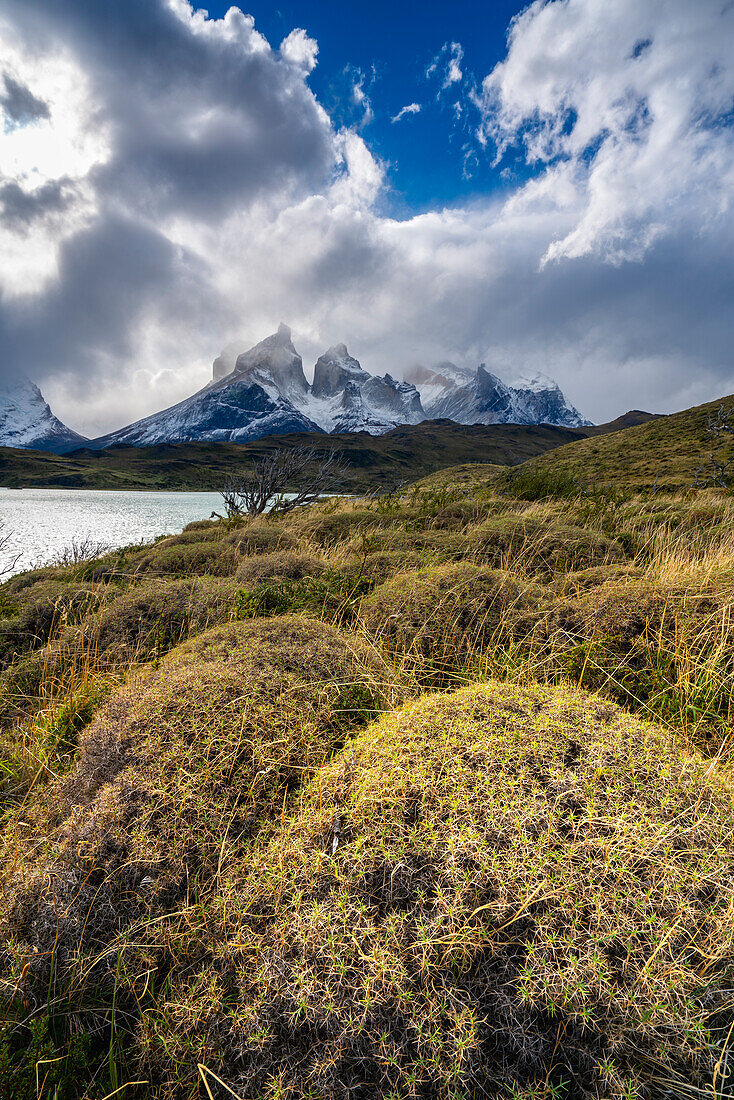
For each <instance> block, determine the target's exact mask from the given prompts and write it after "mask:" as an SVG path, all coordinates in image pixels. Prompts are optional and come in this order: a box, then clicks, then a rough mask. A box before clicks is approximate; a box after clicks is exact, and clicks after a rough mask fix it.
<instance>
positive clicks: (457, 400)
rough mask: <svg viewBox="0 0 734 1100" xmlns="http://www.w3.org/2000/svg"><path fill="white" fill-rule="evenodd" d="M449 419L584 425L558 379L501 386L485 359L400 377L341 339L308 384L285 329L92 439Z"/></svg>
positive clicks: (214, 438) (368, 427)
mask: <svg viewBox="0 0 734 1100" xmlns="http://www.w3.org/2000/svg"><path fill="white" fill-rule="evenodd" d="M438 418H447V419H450V420H455V421H457V422H458V423H463V424H505V423H518V424H539V423H549V424H559V425H567V426H570V427H577V426H581V425H583V424H587V423H588V421H586V420H584V419H583V418H582V417H581V415H580V414H579V413H578V412H577V410H576V409H574V407H573V406H572V405H570V404H569V403H568V402H567V401H566V399H565V397H564V396H563V394H562V392H561V390H560V389H559V388H558V386H557V385H556V383H555V382H552V381H551V380H550V379H548V378H545V377H544V376H542V375H534V376H533V377H532V378H529V379H527V380H525V381H523V382H522V383H518V384H517V385H516V386H508V385H507V384H506V383H504V382H503V381H502V380H501V379H500V378H498V377H497V376H496V375H494V374H492V373H491V372H490V371H488V370H487V369H486V367H485V366H484V364H482V365H481V366H480V367H479V368H478V370H477V371H476V372H472V371H469V370H465V369H463V368H460V367H457V366H456V365H455V364H454V363H450V362H443V363H439V364H437V365H436V367H435V368H434V369H433V370H428V369H426V368H425V367H413V368H412V369H411V370H410V371H409V372H408V374H407V377H406V380H405V381H404V382H399V381H397V380H396V379H395V378H393V377H392V376H391V375H390V374H385V375H383V376H382V377H377V376H375V375H372V374H370V373H369V372H368V371H366V370H364V368H363V367H362V365H361V364H360V362H359V360H357V359H355V358H354V356H352V355H350V354H349V351H348V350H347V346H346V344H335V345H334V347H331V348H329V349H328V351H325V352H324V353H323V355H321V356H320V357H319V359H318V360H317V362H316V365H315V368H314V377H313V383H312V384H311V385H309V383H308V381H307V379H306V376H305V374H304V371H303V361H302V359H301V356H300V355H299V354H298V352H297V351H296V349H295V347H294V346H293V341H292V338H291V331H290V329H289V328H288V326H287V325H283V324H281V325H280V327H279V328H278V331H277V332H275V333H273V335H272V336H268V337H267V338H266V339H265V340H261V341H260V343H259V344H256V345H255V346H254V347H252V348H250V349H249V351H244V352H241V353H239V354H238V353H237V345H235V344H230V345H229V346H228V347H227V348H225V349H224V351H223V352H222V354H221V355H220V356H218V358H217V359H215V361H214V364H213V368H212V381H211V382H210V383H209V384H208V385H207V386H205V387H204V388H203V389H202V390H200V391H199V392H198V393H195V394H194V395H193V396H192V397H189V398H187V399H186V400H185V401H181V402H179V404H177V405H174V406H173V407H172V408H169V409H164V410H163V411H162V412H159V413H154V414H153V415H152V416H147V417H145V418H144V419H143V420H139V421H137V422H136V423H135V424H130V425H128V426H127V427H125V428H121V429H120V430H119V431H116V432H111V433H110V434H109V435H106V436H103V437H102V438H100V439H96V440H94V442H93V443H92V444H91V446H92V447H94V448H101V447H111V446H124V445H128V446H136V447H142V446H146V445H151V444H155V443H163V442H184V441H188V440H192V441H194V440H202V441H211V442H220V441H226V442H245V441H247V440H251V439H259V438H260V437H262V436H265V435H283V434H285V433H287V432H318V431H323V432H363V431H364V432H369V433H370V434H371V435H380V434H382V433H383V432H387V431H389V430H390V429H391V428H394V427H395V426H396V425H399V424H419V423H420V422H421V421H422V420H426V419H438Z"/></svg>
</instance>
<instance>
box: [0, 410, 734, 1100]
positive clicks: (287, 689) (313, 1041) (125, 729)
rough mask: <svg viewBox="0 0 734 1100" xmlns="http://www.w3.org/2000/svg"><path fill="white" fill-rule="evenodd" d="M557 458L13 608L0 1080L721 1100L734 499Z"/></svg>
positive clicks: (5, 704) (219, 537)
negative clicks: (607, 486) (585, 472)
mask: <svg viewBox="0 0 734 1100" xmlns="http://www.w3.org/2000/svg"><path fill="white" fill-rule="evenodd" d="M670 419H672V418H668V420H666V421H665V423H669V420H670ZM657 425H658V422H651V423H650V424H649V425H644V426H643V427H641V428H632V429H629V430H628V431H627V432H625V433H624V434H625V435H627V436H629V437H630V438H631V439H632V440H633V442H634V438H635V437H634V436H633V435H632V433H634V432H641V431H642V432H646V431H651V430H653V429H656V428H657ZM613 439H614V437H613V436H611V435H610V436H608V437H607V439H606V441H605V442H606V443H607V444H611V442H612V440H613ZM588 442H593V443H595V444H600V440H599V439H598V438H597V439H596V440H591V441H587V442H582V443H577V444H574V446H576V447H579V448H582V447H586V446H587V445H588ZM686 447H687V443H685V440H684V449H685V448H686ZM608 453H609V454H610V455H612V461H616V460H615V459H614V458H613V456H614V454H616V451H615V450H614V448H612V449H611V450H610V451H609V452H608ZM630 453H631V454H632V455H633V456H634V453H635V451H634V447H632V448H631V451H630ZM557 454H558V456H559V465H558V470H557V471H556V476H555V481H554V477H553V476H552V474H553V470H554V467H553V466H552V465H550V466H548V467H547V469H546V468H545V467H544V470H545V473H544V475H543V477H538V476H537V473H536V467H535V465H534V464H530V465H529V466H528V467H526V468H522V467H521V468H520V474H519V476H518V477H516V478H509V479H508V478H507V476H506V474H505V473H504V472H502V471H497V470H494V471H491V470H488V469H486V468H482V467H476V466H466V465H464V466H461V467H459V468H458V469H457V470H456V472H455V474H453V475H452V473H451V472H450V471H445V472H444V473H443V474H442V475H441V476H440V478H437V477H435V476H431V477H429V478H427V479H426V480H425V481H424V482H418V483H417V484H415V485H414V486H413V487H412V488H410V489H407V490H400V491H396V492H393V493H388V494H383V495H378V496H373V497H366V498H363V499H350V500H347V499H337V498H334V499H331V500H328V501H324V502H322V503H319V504H316V505H315V506H313V507H310V508H307V509H302V510H300V511H297V512H294V513H292V514H289V515H281V516H277V515H269V516H268V515H263V516H260V517H258V518H256V519H247V518H242V517H238V518H235V519H231V520H218V521H201V522H197V523H194V524H191V525H190V526H189V527H188V528H187V529H186V530H185V531H183V532H182V533H180V534H175V535H170V536H167V537H164V538H161V539H159V540H158V541H156V542H155V543H153V544H151V545H148V546H134V547H129V548H126V549H122V550H117V551H114V552H111V553H106V554H104V555H103V556H102V557H99V558H93V559H91V560H85V561H76V562H74V561H72V560H71V559H67V560H66V561H65V562H64V563H62V564H58V565H55V566H50V567H48V568H45V569H41V570H36V571H32V572H29V573H25V574H20V575H18V576H15V577H13V578H11V579H10V580H9V581H7V582H6V583H5V584H4V585H2V586H1V587H0V797H1V802H0V825H1V826H2V828H1V832H0V884H1V886H0V940H1V942H2V948H1V949H0V1004H1V1007H2V1011H1V1012H0V1098H3V1100H6V1098H7V1100H10V1098H13V1100H31V1098H36V1100H39V1098H42V1100H51V1098H55V1100H81V1098H89V1100H103V1098H105V1097H107V1098H109V1097H110V1096H112V1095H114V1096H123V1097H125V1098H127V1100H130V1098H134V1097H139V1098H144V1097H153V1098H158V1100H174V1098H176V1100H178V1098H182V1100H183V1098H185V1100H193V1098H195V1097H196V1098H216V1100H224V1098H226V1097H232V1096H234V1097H240V1098H241V1100H245V1098H248V1100H255V1098H263V1100H265V1098H267V1100H276V1098H277V1100H284V1098H286V1097H288V1098H294V1100H295V1098H299V1100H306V1098H309V1100H313V1098H324V1100H326V1098H329V1100H336V1098H337V1097H338V1098H340V1100H341V1098H343V1097H350V1098H352V1100H356V1098H360V1100H361V1098H364V1100H369V1098H374V1100H377V1098H383V1097H384V1098H387V1097H391V1098H393V1097H394V1098H401V1100H402V1098H406V1100H407V1098H426V1100H428V1098H431V1100H438V1098H440V1100H459V1098H462V1100H463V1098H466V1100H469V1098H477V1100H478V1098H479V1097H494V1098H497V1100H499V1098H503V1100H504V1098H508V1097H509V1098H512V1097H514V1098H516V1100H520V1098H522V1100H531V1098H532V1100H554V1098H559V1097H562V1098H567V1100H577V1098H578V1100H581V1098H586V1097H595V1098H598V1100H602V1098H604V1100H622V1098H628V1100H629V1098H633V1097H634V1098H639V1100H643V1098H644V1100H662V1098H663V1097H689V1098H691V1100H692V1098H693V1097H700V1096H710V1097H712V1100H714V1098H715V1100H724V1098H725V1097H728V1096H732V1095H734V1057H732V1055H731V1054H730V1052H731V1050H732V1020H733V1019H734V995H732V987H733V986H734V963H733V962H732V960H733V959H734V872H733V870H732V869H733V868H734V841H733V840H732V838H733V837H734V802H733V801H732V799H733V792H734V787H733V785H732V779H731V748H732V746H731V732H730V731H731V720H732V698H733V693H732V685H733V682H734V681H733V678H734V618H733V611H734V523H733V522H732V521H733V520H734V501H733V500H732V497H731V494H730V493H727V492H725V491H723V490H717V489H707V490H705V491H701V492H691V491H687V492H680V493H675V494H673V493H663V492H661V491H660V488H659V486H658V487H657V488H655V487H654V479H653V480H651V481H650V483H649V484H648V485H647V487H646V488H645V489H643V490H641V491H640V490H636V491H635V492H634V493H632V492H631V491H630V492H627V491H624V489H623V486H622V487H620V486H616V487H615V488H614V490H613V491H605V490H604V489H603V488H600V487H599V486H597V487H595V488H594V487H590V486H589V485H588V484H587V485H586V486H582V485H579V484H578V483H577V482H576V481H575V480H574V479H573V478H569V477H568V476H567V471H566V467H565V458H564V455H563V452H562V451H559V452H557ZM554 486H555V487H554Z"/></svg>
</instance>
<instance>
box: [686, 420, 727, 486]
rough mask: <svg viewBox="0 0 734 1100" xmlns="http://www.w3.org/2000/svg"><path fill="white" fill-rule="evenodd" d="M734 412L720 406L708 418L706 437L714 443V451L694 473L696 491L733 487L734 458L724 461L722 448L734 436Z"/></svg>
mask: <svg viewBox="0 0 734 1100" xmlns="http://www.w3.org/2000/svg"><path fill="white" fill-rule="evenodd" d="M731 415H732V410H726V409H725V408H724V406H723V405H720V406H719V408H718V409H717V411H716V413H715V414H714V413H709V415H708V417H707V418H706V428H705V431H706V435H707V437H708V439H709V440H710V442H711V443H712V445H713V447H714V450H712V451H711V453H710V454H709V460H708V462H703V463H701V465H700V466H699V467H698V469H697V470H695V471H694V474H693V485H694V487H695V488H696V489H708V488H717V489H728V488H729V487H730V485H731V480H730V474H729V467H730V466H731V465H732V463H733V462H734V456H732V457H731V458H728V459H727V460H726V461H724V455H723V453H722V448H723V447H724V445H725V440H726V437H727V436H734V423H732V421H731V419H730V418H731Z"/></svg>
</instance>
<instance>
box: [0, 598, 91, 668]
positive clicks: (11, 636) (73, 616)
mask: <svg viewBox="0 0 734 1100" xmlns="http://www.w3.org/2000/svg"><path fill="white" fill-rule="evenodd" d="M103 595H104V590H103V589H102V588H99V587H92V586H90V585H83V584H72V583H68V584H63V585H62V584H59V583H58V581H54V580H45V581H38V582H36V583H35V584H33V586H32V587H29V588H27V589H25V590H22V591H21V592H20V593H18V595H17V596H16V597H15V604H16V606H17V612H16V614H15V615H14V616H13V617H12V618H9V619H5V620H0V665H2V664H4V663H6V662H8V661H11V660H13V658H14V657H15V656H17V655H19V654H21V653H25V652H27V651H28V650H32V649H37V648H38V647H39V646H42V645H44V644H45V643H46V642H47V641H49V639H50V638H51V637H52V635H53V634H54V633H59V632H60V631H61V630H62V629H64V627H66V626H67V625H69V624H72V623H78V622H80V621H81V619H82V618H83V617H84V615H85V614H87V613H88V612H89V611H91V610H93V609H94V608H95V607H97V606H98V605H99V603H100V601H101V600H102V598H103Z"/></svg>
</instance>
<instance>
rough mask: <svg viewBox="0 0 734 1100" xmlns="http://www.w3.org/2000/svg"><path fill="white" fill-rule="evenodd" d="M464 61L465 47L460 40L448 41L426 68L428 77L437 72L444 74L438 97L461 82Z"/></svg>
mask: <svg viewBox="0 0 734 1100" xmlns="http://www.w3.org/2000/svg"><path fill="white" fill-rule="evenodd" d="M463 61H464V48H463V46H462V45H461V43H460V42H446V43H444V45H443V46H442V48H441V50H440V52H439V53H437V54H436V56H435V57H434V59H433V61H432V62H431V64H430V65H429V66H428V68H427V69H426V77H427V78H429V79H430V78H431V77H433V76H436V75H437V74H441V75H442V76H443V80H442V83H441V87H440V89H439V92H438V98H440V97H441V93H442V92H445V91H446V90H447V89H448V88H451V86H452V85H453V84H459V83H460V82H461V81H462V80H463V78H464V73H463V70H462V68H461V66H462V64H463Z"/></svg>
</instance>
